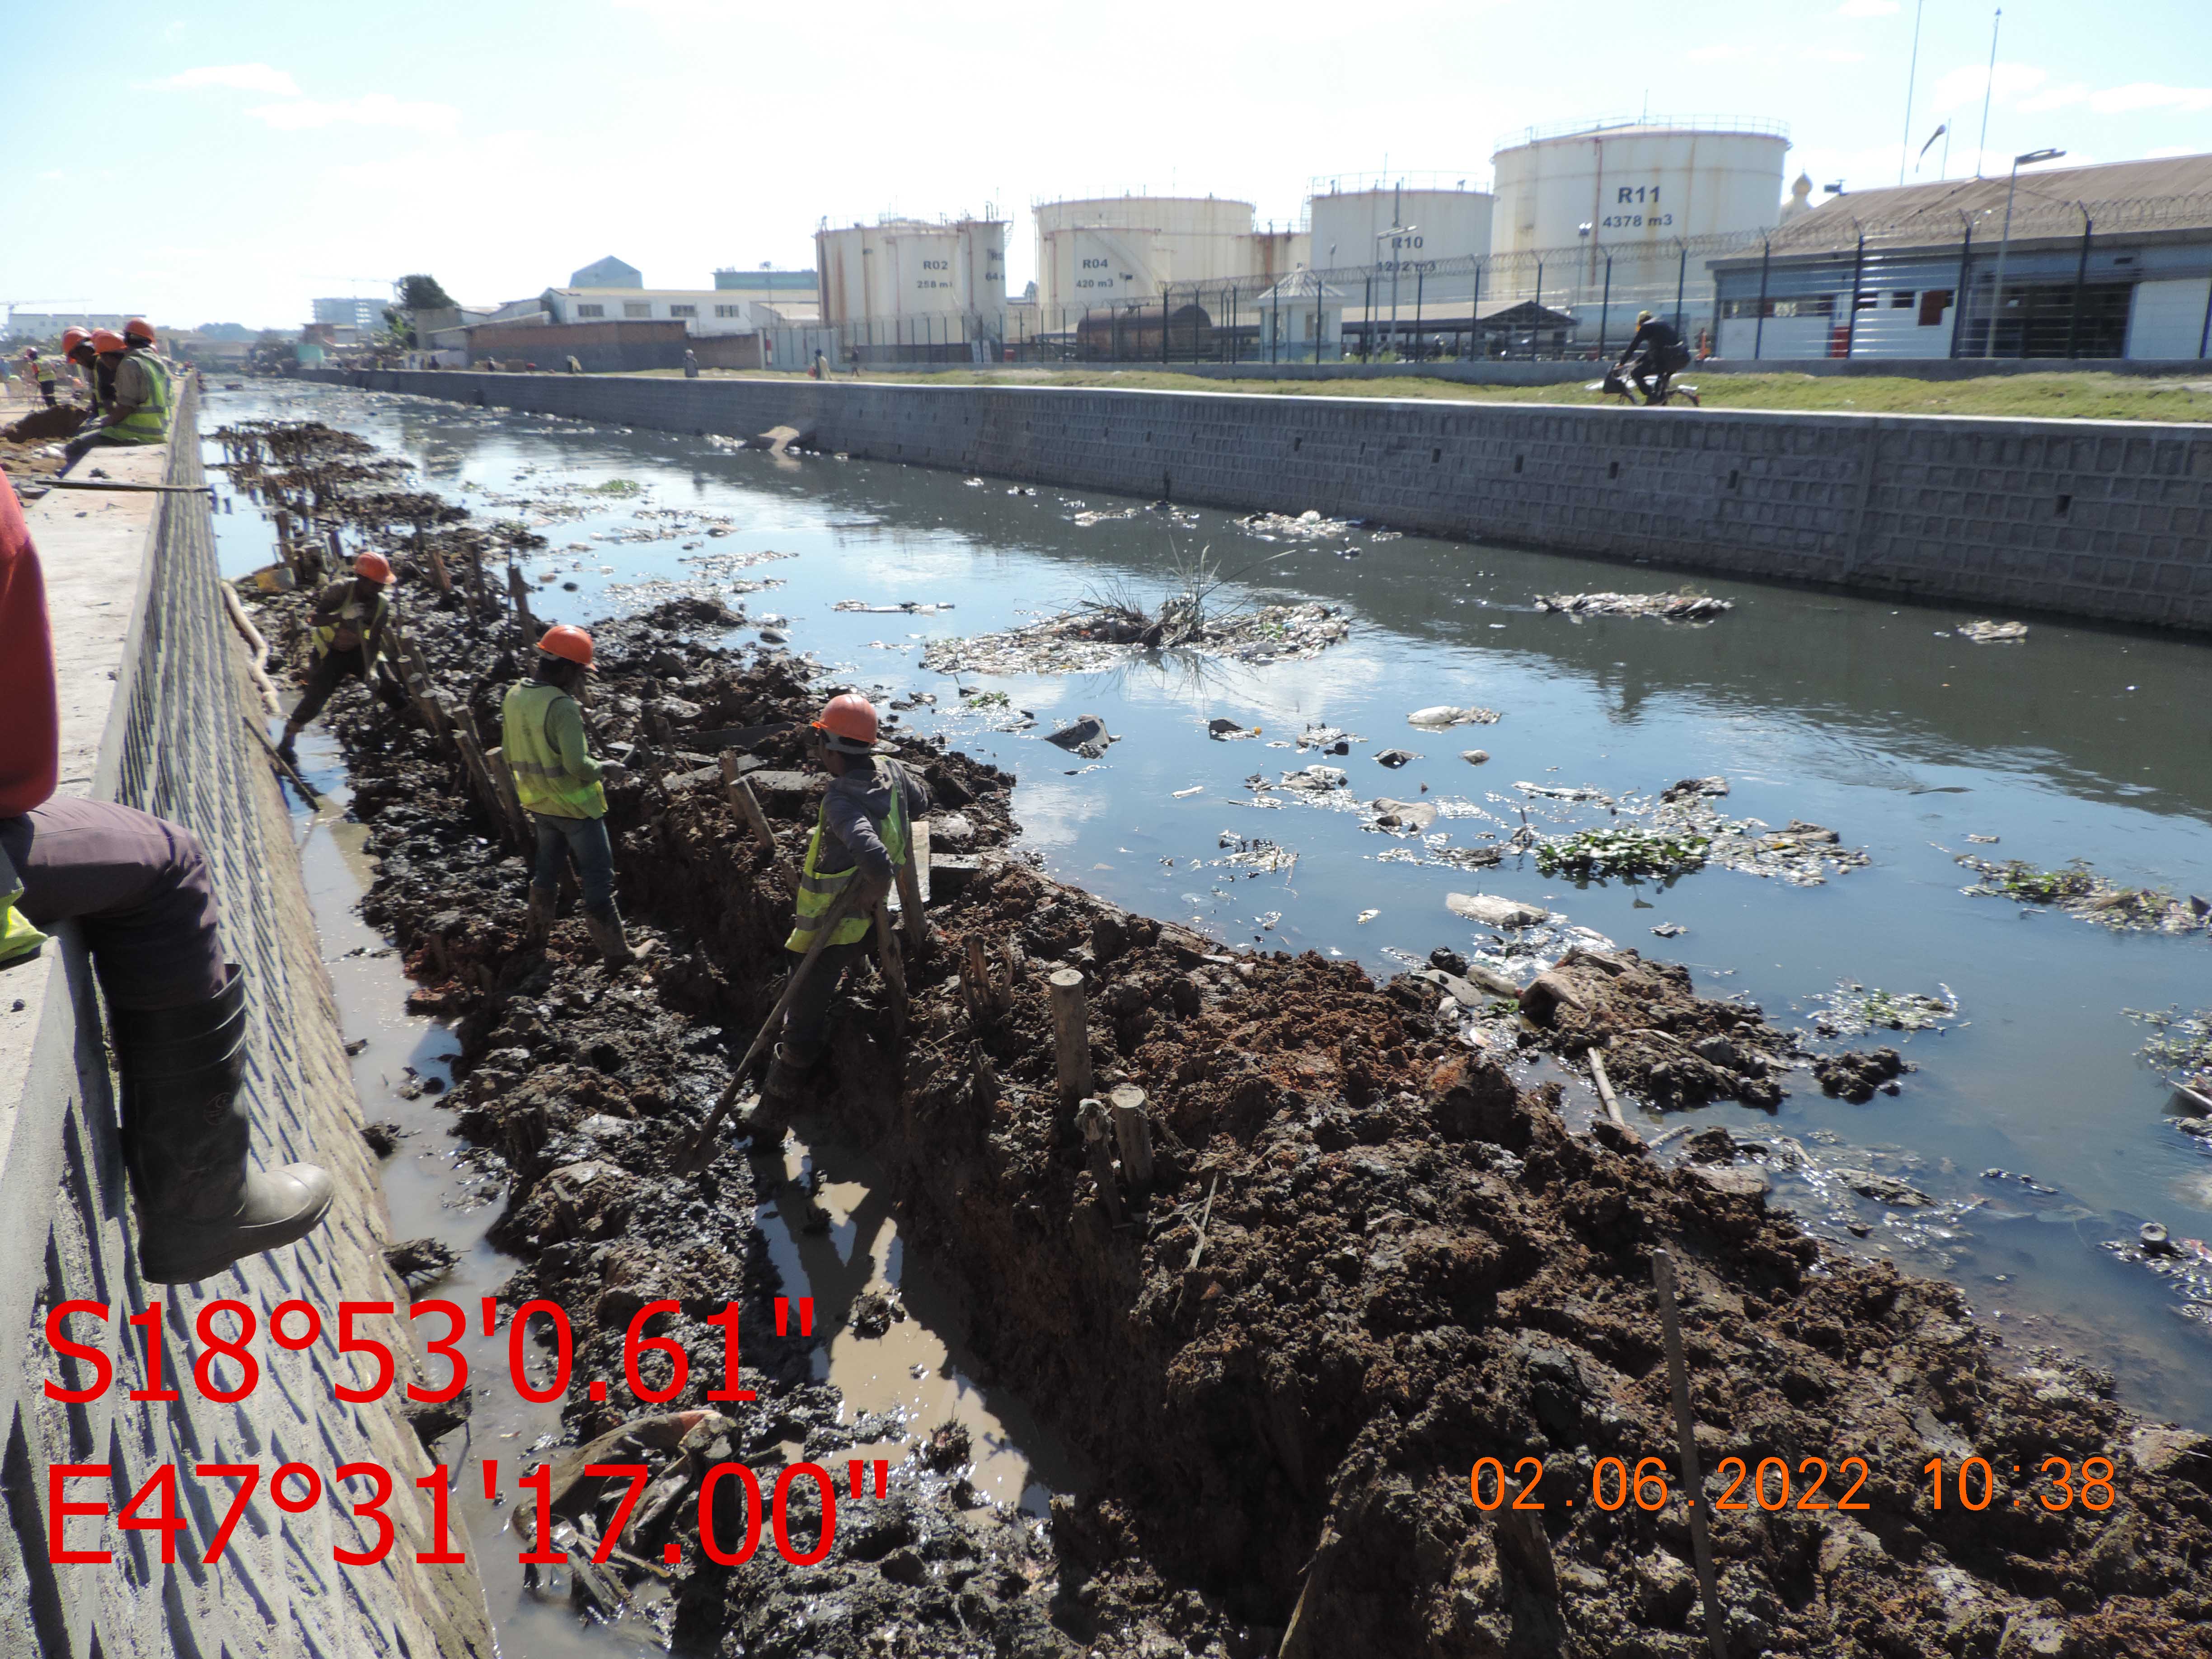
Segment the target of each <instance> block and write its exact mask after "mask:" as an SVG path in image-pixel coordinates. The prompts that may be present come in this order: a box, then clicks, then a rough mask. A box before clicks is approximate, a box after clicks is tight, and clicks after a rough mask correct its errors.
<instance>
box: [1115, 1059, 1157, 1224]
mask: <svg viewBox="0 0 2212 1659" xmlns="http://www.w3.org/2000/svg"><path fill="white" fill-rule="evenodd" d="M1109 1099H1111V1101H1112V1102H1113V1113H1114V1139H1115V1143H1116V1144H1117V1145H1118V1146H1120V1147H1121V1173H1122V1174H1124V1175H1126V1176H1128V1177H1129V1190H1130V1194H1131V1195H1132V1196H1133V1197H1136V1198H1139V1199H1141V1198H1142V1197H1143V1196H1144V1195H1145V1194H1146V1193H1147V1192H1149V1191H1151V1190H1152V1118H1151V1117H1150V1115H1148V1114H1147V1113H1146V1110H1145V1091H1143V1090H1142V1089H1139V1087H1137V1085H1135V1084H1133V1083H1124V1084H1121V1085H1118V1086H1116V1087H1115V1090H1114V1092H1113V1093H1112V1095H1111V1096H1109Z"/></svg>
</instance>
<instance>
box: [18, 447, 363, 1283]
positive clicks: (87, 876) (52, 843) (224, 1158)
mask: <svg viewBox="0 0 2212 1659" xmlns="http://www.w3.org/2000/svg"><path fill="white" fill-rule="evenodd" d="M213 694H214V688H210V695H213ZM0 708H4V709H5V710H7V713H8V718H7V719H6V720H4V721H0V992H4V989H5V987H6V983H7V980H6V975H7V970H8V969H9V968H10V967H13V966H15V965H17V964H19V963H25V962H28V961H30V960H31V959H32V958H33V957H35V956H36V955H37V954H38V952H39V951H40V947H41V946H43V945H45V943H46V934H45V933H43V932H42V931H41V930H42V929H44V928H47V927H52V926H54V925H55V924H56V923H58V922H60V921H67V920H70V919H71V918H74V919H75V920H76V921H77V923H78V925H79V926H80V927H82V930H83V933H84V941H85V944H86V945H88V946H89V947H90V949H91V951H92V965H93V969H94V972H95V973H97V974H98V975H99V976H100V992H101V994H102V995H103V997H104V998H105V999H106V1004H107V1021H108V1037H109V1041H110V1042H111V1043H112V1046H113V1048H114V1050H115V1068H116V1072H117V1073H118V1079H119V1088H118V1098H119V1103H120V1105H121V1107H122V1110H123V1157H124V1164H125V1168H126V1169H127V1170H129V1172H130V1177H131V1191H132V1193H133V1194H135V1195H136V1197H137V1205H138V1271H139V1272H140V1273H142V1274H143V1276H144V1277H146V1278H147V1279H150V1280H152V1281H153V1282H154V1283H155V1284H157V1285H189V1284H194V1283H197V1281H199V1280H201V1279H212V1278H214V1277H215V1276H216V1274H217V1273H222V1272H223V1271H224V1270H225V1269H226V1268H228V1267H230V1266H231V1265H232V1264H233V1263H234V1262H237V1261H241V1260H243V1259H244V1258H246V1256H249V1255H258V1254H259V1253H260V1252H262V1251H264V1250H273V1249H276V1248H277V1247H278V1246H279V1245H283V1244H289V1243H292V1242H293V1241H294V1240H295V1239H299V1238H303V1237H306V1236H307V1234H308V1233H310V1232H312V1231H314V1229H315V1228H316V1227H317V1226H319V1225H321V1222H322V1219H323V1216H324V1213H325V1212H326V1211H328V1210H329V1208H330V1206H331V1177H330V1176H329V1175H328V1173H327V1172H325V1170H320V1169H319V1168H317V1167H316V1166H315V1165H314V1164H285V1165H283V1166H282V1167H281V1168H277V1169H272V1170H259V1171H255V1170H250V1169H249V1168H248V1167H247V1162H246V1146H247V1142H248V1139H249V1133H248V1131H249V1123H248V1120H247V1115H246V1104H245V1102H244V1101H243V1100H241V1099H240V1091H241V1088H242V1085H243V1084H244V1081H245V1077H246V1043H247V1031H248V1025H247V1019H246V981H245V979H244V977H243V975H242V974H241V972H240V969H237V968H235V967H230V966H228V965H226V964H225V963H224V962H223V959H222V941H221V940H220V939H218V938H217V936H216V922H217V919H218V916H219V915H220V912H219V909H218V908H217V905H216V893H215V883H214V879H213V878H212V876H211V875H210V872H209V869H208V865H207V860H206V858H205V857H204V855H203V854H202V853H201V851H200V845H199V842H197V841H196V840H194V839H193V837H192V835H191V831H189V830H187V829H182V828H180V827H179V826H178V825H176V824H173V823H167V822H166V821H165V820H163V819H161V818H157V817H154V816H153V815H152V814H151V813H148V812H141V811H138V810H137V809H136V808H135V807H130V806H122V805H117V804H116V803H114V802H112V801H94V800H78V799H61V800H57V799H54V794H53V792H54V784H55V780H56V778H57V776H58V772H59V769H60V748H61V744H60V721H59V719H58V714H57V709H58V704H57V702H56V699H55V695H54V659H53V641H52V635H51V633H50V632H49V630H48V626H47V621H46V584H45V579H44V576H43V575H42V574H41V572H40V568H39V555H38V550H37V549H36V548H35V547H33V545H32V543H31V536H30V531H29V528H28V526H27V525H25V523H24V521H23V510H22V507H21V506H20V505H19V504H18V503H17V501H16V499H15V489H14V487H13V486H12V485H10V484H9V483H8V482H7V481H6V480H5V478H0ZM180 764H182V763H180Z"/></svg>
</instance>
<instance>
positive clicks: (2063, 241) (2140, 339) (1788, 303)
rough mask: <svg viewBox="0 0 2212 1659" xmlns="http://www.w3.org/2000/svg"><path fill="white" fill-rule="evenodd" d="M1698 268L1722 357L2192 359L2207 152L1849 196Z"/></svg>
mask: <svg viewBox="0 0 2212 1659" xmlns="http://www.w3.org/2000/svg"><path fill="white" fill-rule="evenodd" d="M2008 193H2009V194H2010V197H2011V206H2010V216H2009V228H2008V226H2007V211H2006V209H2007V196H2008ZM1711 269H1712V272H1713V276H1714V280H1715V283H1716V287H1717V301H1718V313H1719V338H1718V340H1717V355H1718V356H1723V357H1727V358H1732V359H1733V358H1746V357H1754V356H1756V357H1761V358H1765V357H1778V358H1793V357H1795V358H1804V357H1842V356H1851V357H1862V356H1863V357H1918V358H1925V357H2036V358H2044V357H2048V358H2074V359H2081V358H2123V357H2126V358H2138V359H2144V358H2149V359H2185V358H2199V357H2203V356H2205V355H2206V353H2207V351H2208V349H2212V155H2188V156H2179V157H2172V158H2168V159H2165V160H2160V161H2122V162H2117V163H2113V164H2111V165H2108V166H2103V167H2060V168H2050V169H2045V170H2042V171H2037V172H2026V173H2021V174H2020V176H2019V179H2018V181H2017V185H2016V186H2015V185H2014V183H2013V181H2012V180H2010V179H2005V178H1995V179H1947V180H1945V181H1944V182H1942V183H1941V184H1935V185H1907V186H1905V188H1903V189H1895V190H1870V191H1857V192H1854V193H1852V194H1850V195H1845V196H1838V197H1834V198H1833V199H1832V200H1830V201H1828V202H1827V203H1826V204H1823V205H1822V206H1820V208H1818V209H1815V210H1813V211H1811V212H1809V213H1806V214H1803V215H1802V216H1797V217H1796V218H1793V219H1790V220H1789V221H1788V222H1785V223H1784V225H1783V226H1782V227H1781V228H1778V229H1777V230H1776V231H1774V232H1773V233H1772V234H1771V235H1769V236H1767V237H1766V238H1765V239H1764V240H1763V241H1758V242H1753V243H1751V244H1749V245H1748V246H1744V247H1741V248H1740V249H1738V250H1735V251H1733V252H1729V253H1728V254H1726V255H1724V256H1723V257H1720V258H1715V259H1713V260H1712V261H1711ZM1962 296H1963V303H1962Z"/></svg>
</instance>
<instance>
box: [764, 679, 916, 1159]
mask: <svg viewBox="0 0 2212 1659" xmlns="http://www.w3.org/2000/svg"><path fill="white" fill-rule="evenodd" d="M876 739H877V724H876V711H875V707H874V705H873V704H872V703H870V702H869V701H868V700H867V699H866V697H864V696H860V694H859V693H858V692H856V691H846V692H842V693H840V694H839V695H838V696H834V697H832V698H830V699H829V705H828V707H826V708H823V711H822V714H821V718H820V719H818V720H815V721H814V722H813V726H812V745H813V749H814V752H815V755H816V757H817V758H818V759H819V760H820V761H821V763H822V766H823V770H825V771H827V772H828V773H829V787H828V788H827V789H825V790H823V793H822V807H821V811H819V813H818V814H817V816H816V818H815V822H814V836H813V839H812V840H811V841H809V842H807V843H806V861H805V865H804V866H802V867H801V869H800V871H799V894H798V897H797V900H796V902H795V908H796V910H797V913H798V914H797V915H796V917H795V919H794V921H793V927H792V930H791V937H790V938H789V939H786V940H785V941H784V945H785V948H786V949H787V950H790V951H805V950H806V949H807V948H808V946H810V945H812V944H813V943H814V936H815V933H816V931H817V929H818V928H819V927H821V926H822V925H823V921H824V919H825V917H826V915H827V913H828V912H829V908H830V907H831V906H832V905H834V904H835V903H836V902H837V899H838V896H840V895H841V894H842V893H843V892H844V890H846V889H847V888H848V887H849V886H852V885H854V884H858V885H859V886H860V896H861V902H860V904H859V905H858V906H857V907H856V908H854V909H853V910H852V911H851V912H850V914H848V915H847V916H846V917H845V918H844V919H843V920H842V921H839V922H837V923H836V925H835V926H834V927H832V928H831V930H830V933H829V940H828V942H827V943H826V944H825V945H824V946H823V951H822V954H821V955H820V956H819V957H817V958H816V959H815V963H814V966H813V969H811V971H810V972H809V973H808V975H807V976H806V978H805V980H804V981H801V982H800V983H799V985H798V986H797V987H794V988H793V992H792V995H791V1001H790V1003H789V1005H788V1006H787V1007H786V1009H785V1011H784V1018H783V1040H782V1041H781V1042H778V1043H777V1044H776V1046H775V1057H774V1058H773V1059H772V1060H770V1062H769V1073H768V1077H767V1079H766V1080H765V1081H764V1082H763V1085H762V1091H761V1092H762V1095H763V1100H762V1103H761V1105H760V1107H759V1108H758V1109H757V1110H756V1111H755V1112H754V1113H753V1115H752V1116H751V1118H750V1120H749V1123H750V1133H751V1134H752V1136H753V1139H754V1144H755V1146H766V1145H767V1144H768V1143H769V1140H770V1139H774V1140H779V1141H780V1140H781V1139H782V1129H783V1122H784V1119H785V1116H786V1115H787V1114H788V1112H789V1110H790V1109H791V1107H792V1104H793V1102H794V1101H795V1100H796V1099H797V1098H798V1097H799V1096H800V1095H801V1094H802V1093H803V1092H804V1091H805V1087H806V1085H807V1082H808V1080H809V1079H811V1077H813V1076H814V1075H815V1074H816V1073H817V1072H818V1071H819V1070H820V1068H821V1066H822V1061H823V1056H824V1055H825V1054H827V1052H828V1050H829V1004H830V1000H831V999H832V998H833V997H835V996H836V994H837V986H838V982H839V981H841V980H842V979H843V978H844V976H845V972H846V969H848V968H850V967H851V966H852V965H853V964H854V962H855V961H857V960H858V959H859V957H860V953H861V951H862V950H863V949H864V948H865V941H866V939H867V936H868V930H869V928H870V927H871V926H872V924H873V920H874V915H875V909H876V906H877V905H878V904H879V903H881V902H883V899H884V895H886V894H887V893H889V892H890V889H891V883H892V882H893V880H894V879H895V878H896V875H897V871H898V866H900V865H902V864H904V863H905V862H906V861H907V860H908V856H909V855H910V850H911V848H912V835H911V825H912V823H913V822H914V820H915V818H916V817H919V816H921V814H923V813H926V812H927V811H929V790H928V787H927V785H925V784H924V783H923V782H922V781H921V779H920V778H919V777H917V776H915V775H914V773H912V772H911V771H909V770H908V769H907V768H906V767H904V766H902V765H901V764H900V763H898V762H897V761H895V760H893V759H892V758H891V757H890V756H888V755H881V754H878V753H877V752H876Z"/></svg>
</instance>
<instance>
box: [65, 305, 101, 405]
mask: <svg viewBox="0 0 2212 1659" xmlns="http://www.w3.org/2000/svg"><path fill="white" fill-rule="evenodd" d="M62 356H64V357H65V358H67V359H68V360H69V361H70V362H71V363H73V364H75V365H76V372H77V374H79V375H81V376H82V378H83V380H84V400H85V402H87V403H88V404H91V405H92V412H93V413H94V414H95V415H97V414H99V413H100V403H101V401H102V400H101V398H100V354H99V353H98V352H96V351H94V349H92V331H91V330H90V329H88V328H87V327H85V326H84V325H82V324H81V323H71V324H70V325H69V326H68V327H67V328H65V329H64V330H63V331H62Z"/></svg>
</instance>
